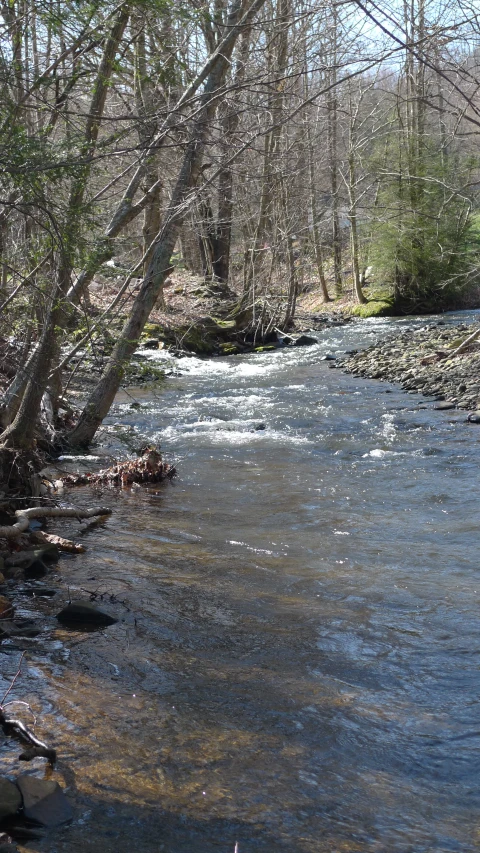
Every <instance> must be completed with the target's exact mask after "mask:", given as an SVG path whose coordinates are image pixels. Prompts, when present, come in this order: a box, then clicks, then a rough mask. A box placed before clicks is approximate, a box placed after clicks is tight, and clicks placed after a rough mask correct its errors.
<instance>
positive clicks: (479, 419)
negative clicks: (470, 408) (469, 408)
mask: <svg viewBox="0 0 480 853" xmlns="http://www.w3.org/2000/svg"><path fill="white" fill-rule="evenodd" d="M467 421H469V423H471V424H480V409H477V411H476V412H470V414H469V416H468V418H467Z"/></svg>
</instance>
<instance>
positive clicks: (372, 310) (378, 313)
mask: <svg viewBox="0 0 480 853" xmlns="http://www.w3.org/2000/svg"><path fill="white" fill-rule="evenodd" d="M350 313H351V314H352V315H353V316H354V317H362V319H365V318H366V317H391V316H393V313H394V312H393V308H392V305H391V303H390V302H384V301H383V300H374V301H372V302H366V303H365V304H364V305H353V306H352V308H351V309H350Z"/></svg>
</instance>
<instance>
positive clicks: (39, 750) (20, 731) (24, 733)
mask: <svg viewBox="0 0 480 853" xmlns="http://www.w3.org/2000/svg"><path fill="white" fill-rule="evenodd" d="M24 657H25V652H22V655H21V657H20V661H19V664H18V669H17V671H16V673H15V675H14V676H13V678H12V681H11V684H10V687H9V688H8V690H7V691H6V693H5V695H4V697H3V699H2V701H1V703H0V726H2V728H3V730H4V731H5V733H6V734H7V733H10V731H11V732H12V734H14V735H16V736H17V737H18V738H19V739H20V740H23V741H25V742H26V743H27V744H28V746H29V749H27V750H25V752H22V754H21V755H20V756H19V758H20V761H31V759H32V758H35V757H36V756H41V757H43V758H48V760H49V761H50V762H51V764H55V762H56V760H57V751H56V750H55V749H52V748H51V747H49V746H47V744H46V743H44V742H43V741H41V740H39V738H37V737H35V735H34V734H33V732H31V731H30V730H29V729H27V727H26V726H25V725H24V724H23V723H22V722H20V720H13V719H9V718H8V717H7V716H6V714H5V706H4V702H5V699H6V698H7V696H8V694H9V693H10V691H11V689H12V687H13V685H14V684H15V682H16V680H17V678H18V676H19V675H20V672H21V670H22V662H23V658H24ZM8 704H9V705H12V704H13V702H9V703H8ZM22 704H23V705H26V704H27V703H26V702H22Z"/></svg>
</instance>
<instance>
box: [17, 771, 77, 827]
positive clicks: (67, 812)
mask: <svg viewBox="0 0 480 853" xmlns="http://www.w3.org/2000/svg"><path fill="white" fill-rule="evenodd" d="M17 784H18V787H19V788H20V791H21V793H22V797H23V813H24V815H25V817H26V818H28V820H33V821H34V822H35V823H40V824H41V825H42V826H49V827H53V826H60V824H62V823H67V821H69V820H72V818H73V812H72V807H71V805H70V803H69V802H68V800H67V798H66V796H65V794H64V793H63V791H62V789H61V787H60V785H59V784H58V782H53V781H52V780H51V779H38V777H37V776H30V775H29V774H28V773H23V774H22V775H21V776H19V777H18V780H17Z"/></svg>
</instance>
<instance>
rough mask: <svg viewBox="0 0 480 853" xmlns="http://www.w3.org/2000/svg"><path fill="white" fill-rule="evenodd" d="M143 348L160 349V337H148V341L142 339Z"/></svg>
mask: <svg viewBox="0 0 480 853" xmlns="http://www.w3.org/2000/svg"><path fill="white" fill-rule="evenodd" d="M142 348H143V349H160V341H159V340H158V338H147V340H146V341H142Z"/></svg>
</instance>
